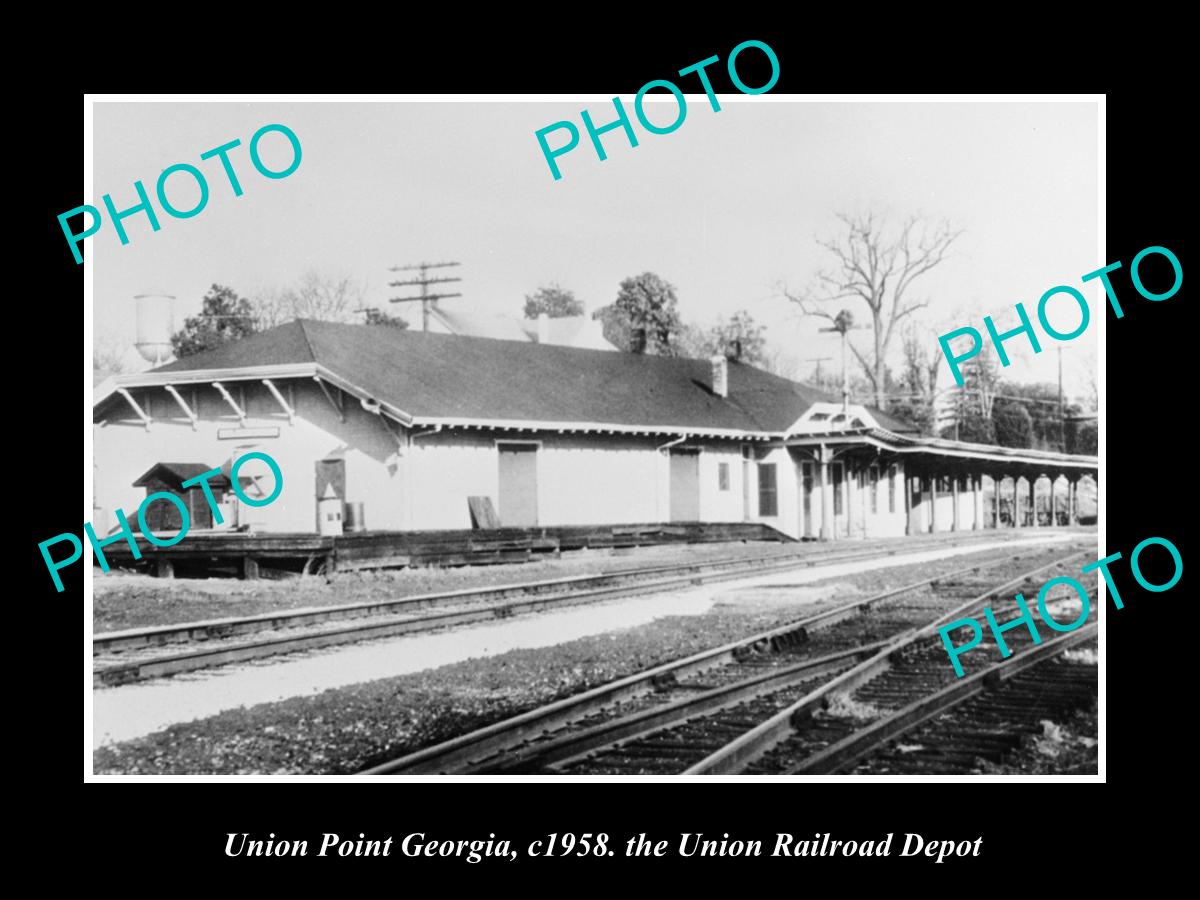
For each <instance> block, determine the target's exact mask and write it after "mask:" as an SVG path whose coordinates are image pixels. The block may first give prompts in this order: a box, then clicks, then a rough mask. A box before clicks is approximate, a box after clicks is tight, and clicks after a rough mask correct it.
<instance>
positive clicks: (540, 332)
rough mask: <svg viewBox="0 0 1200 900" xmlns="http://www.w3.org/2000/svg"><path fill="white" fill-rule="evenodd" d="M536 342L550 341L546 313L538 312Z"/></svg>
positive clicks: (548, 317) (545, 342) (548, 322)
mask: <svg viewBox="0 0 1200 900" xmlns="http://www.w3.org/2000/svg"><path fill="white" fill-rule="evenodd" d="M537 342H538V343H539V344H548V343H550V315H549V314H548V313H544V312H543V313H538V317H537Z"/></svg>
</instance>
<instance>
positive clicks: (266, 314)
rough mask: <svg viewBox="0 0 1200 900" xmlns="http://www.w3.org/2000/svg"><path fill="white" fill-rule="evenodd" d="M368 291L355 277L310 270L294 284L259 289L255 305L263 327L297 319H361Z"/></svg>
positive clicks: (338, 320) (344, 320)
mask: <svg viewBox="0 0 1200 900" xmlns="http://www.w3.org/2000/svg"><path fill="white" fill-rule="evenodd" d="M366 294H367V291H366V288H365V287H363V286H362V285H361V284H359V283H358V282H356V281H354V280H353V279H352V278H348V277H345V276H330V275H324V274H321V273H319V272H315V271H308V272H305V273H304V275H303V276H301V278H300V281H299V282H298V283H297V284H296V285H295V286H294V287H288V288H284V289H282V290H279V289H269V290H266V291H261V292H259V295H258V297H257V298H256V299H255V301H254V308H255V312H256V313H257V315H258V321H259V327H261V328H270V327H272V326H274V325H280V324H282V323H284V322H290V321H292V320H293V319H319V320H321V321H323V322H358V321H361V317H360V313H359V310H361V309H362V307H363V306H364V303H365V300H366Z"/></svg>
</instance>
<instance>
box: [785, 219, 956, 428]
mask: <svg viewBox="0 0 1200 900" xmlns="http://www.w3.org/2000/svg"><path fill="white" fill-rule="evenodd" d="M838 219H839V220H840V221H841V222H842V224H843V225H844V226H845V228H846V233H845V234H844V235H842V236H840V237H839V238H837V239H830V240H818V241H817V243H818V244H820V245H821V246H822V247H824V248H825V249H826V250H828V251H829V252H830V253H832V254H833V255H834V257H836V265H835V266H834V267H833V268H832V269H831V270H825V271H821V272H819V273H817V276H816V283H815V284H814V285H813V286H812V287H810V288H808V289H806V290H804V291H801V292H796V291H790V290H788V289H787V287H786V286H784V287H782V291H783V295H784V296H785V297H786V298H787V299H788V300H790V301H792V302H793V303H795V304H797V305H798V306H799V307H800V310H801V312H802V313H804V314H805V315H809V316H817V317H819V318H822V319H828V320H829V321H830V322H834V321H835V317H836V314H837V312H838V311H837V310H836V309H830V308H828V307H829V306H830V305H831V304H834V303H836V302H839V301H842V300H846V299H853V298H858V299H860V300H862V301H863V302H864V303H866V304H867V307H868V309H870V311H871V324H872V328H873V332H874V335H873V337H874V341H873V348H872V350H871V351H870V352H867V353H863V352H862V351H860V350H859V349H858V348H857V347H855V346H854V344H853V342H849V344H850V350H851V352H852V353H853V354H854V358H855V359H857V360H858V362H859V365H861V366H862V369H863V372H864V373H865V374H866V376H867V380H868V381H870V383H871V389H872V392H873V393H874V394H875V405H876V406H880V407H882V406H883V402H884V394H885V393H886V391H887V354H888V349H889V348H890V347H891V344H892V338H893V336H894V334H895V331H896V326H897V324H899V323H900V322H902V321H903V320H904V319H905V318H906V317H907V316H911V315H912V314H913V313H915V312H916V311H917V310H920V309H924V308H925V307H927V306H928V305H929V300H928V299H926V298H923V297H917V296H914V293H913V291H912V285H913V282H915V281H916V280H917V279H918V278H920V277H921V276H922V275H924V274H925V273H926V272H928V271H929V270H930V269H932V268H934V267H935V266H937V265H938V264H939V263H941V262H942V261H943V260H944V259H945V258H946V254H947V251H948V250H949V249H950V245H951V244H953V243H954V241H955V240H956V239H957V238H958V237H959V235H961V234H962V232H961V231H954V230H952V229H951V227H950V225H949V223H947V222H945V221H942V222H938V223H929V222H925V221H922V220H921V219H919V218H918V217H916V216H912V217H910V218H908V219H906V220H905V222H904V223H903V224H902V225H901V226H900V228H899V230H898V231H894V232H893V231H892V230H891V229H889V228H888V227H887V223H886V221H883V220H882V219H881V218H878V217H876V215H875V213H873V212H871V213H867V214H866V215H856V216H850V215H846V214H843V213H839V214H838Z"/></svg>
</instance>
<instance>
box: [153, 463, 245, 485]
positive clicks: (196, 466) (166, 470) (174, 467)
mask: <svg viewBox="0 0 1200 900" xmlns="http://www.w3.org/2000/svg"><path fill="white" fill-rule="evenodd" d="M212 468H213V467H212V466H209V465H205V464H204V463H175V462H160V463H155V464H154V465H152V466H151V467H150V468H149V469H147V470H146V471H145V472H144V473H143V474H142V475H141V477H139V478H138V480H137V481H135V482H134V483H133V486H134V487H147V486H152V483H153V482H157V483H160V484H169V485H171V486H172V487H176V488H177V487H180V486H181V485H182V484H183V482H185V481H187V480H188V479H189V478H195V477H196V476H197V475H202V474H204V473H205V472H207V471H209V470H210V469H212ZM210 483H211V484H214V485H217V486H218V487H221V486H224V487H228V486H229V479H227V478H226V477H225V476H224V475H217V476H213V478H212V480H211V481H210Z"/></svg>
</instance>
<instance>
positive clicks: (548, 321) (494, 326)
mask: <svg viewBox="0 0 1200 900" xmlns="http://www.w3.org/2000/svg"><path fill="white" fill-rule="evenodd" d="M603 327H604V326H603V324H602V323H601V322H598V321H596V320H594V319H592V318H591V317H590V316H563V317H560V318H551V317H549V316H547V315H545V314H543V315H541V316H539V317H538V318H536V319H520V318H517V317H516V316H507V315H503V314H501V313H481V312H474V311H471V310H460V309H444V308H442V307H440V306H438V305H437V304H436V303H435V304H431V305H430V307H429V331H430V332H431V333H433V334H457V335H462V336H463V337H479V338H492V339H493V340H497V341H533V342H535V343H538V344H555V345H557V346H559V347H582V348H585V349H588V350H616V349H617V348H616V347H614V346H613V345H612V344H611V343H609V342H608V341H607V340H606V339H605V337H604V333H603Z"/></svg>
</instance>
